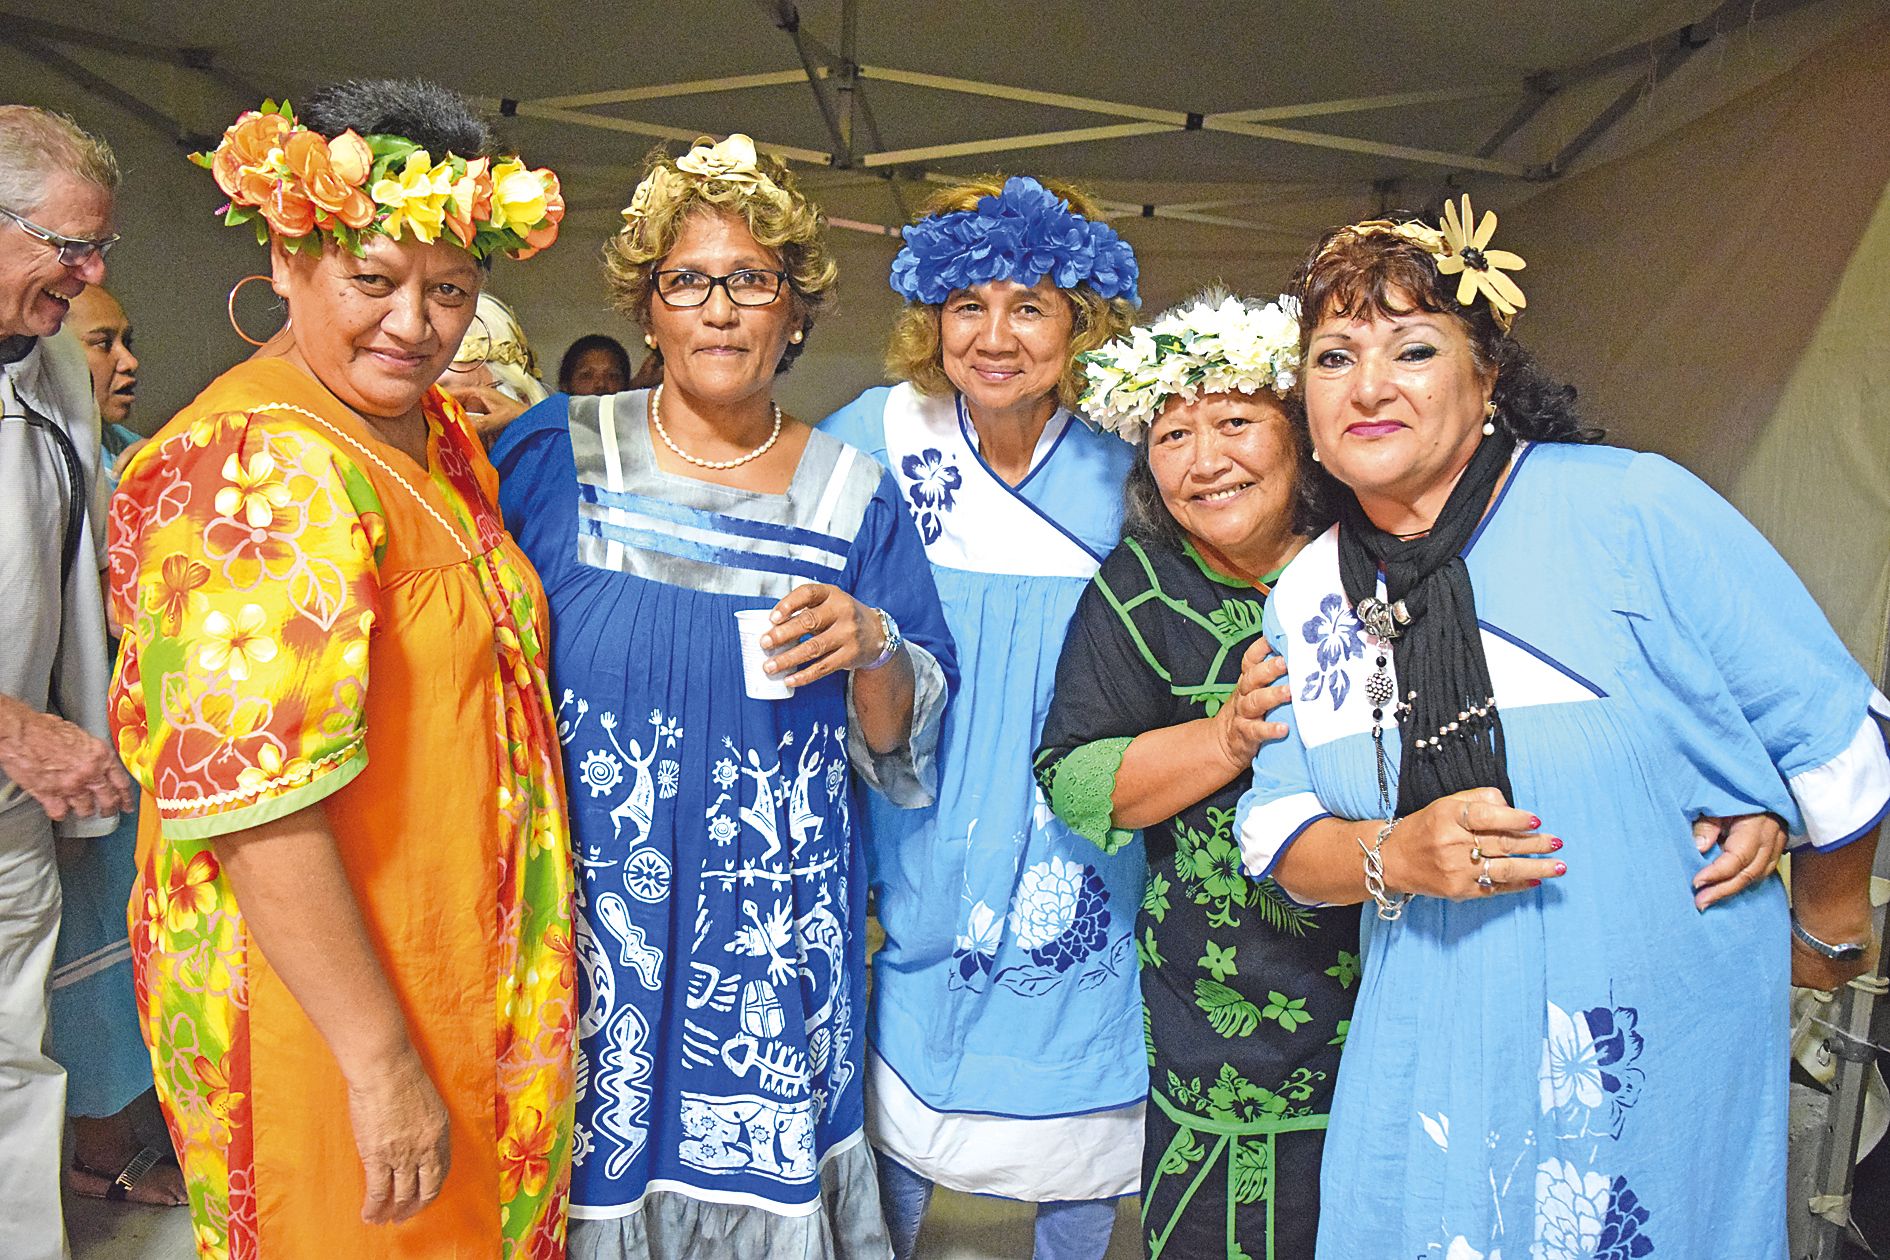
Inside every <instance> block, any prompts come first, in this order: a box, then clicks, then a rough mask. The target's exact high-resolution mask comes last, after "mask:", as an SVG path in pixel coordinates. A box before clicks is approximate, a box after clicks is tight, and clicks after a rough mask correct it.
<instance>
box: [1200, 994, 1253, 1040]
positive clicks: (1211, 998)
mask: <svg viewBox="0 0 1890 1260" xmlns="http://www.w3.org/2000/svg"><path fill="white" fill-rule="evenodd" d="M1194 1004H1195V1005H1196V1006H1198V1007H1200V1008H1201V1009H1202V1010H1203V1011H1205V1012H1206V1013H1207V1017H1208V1023H1209V1024H1211V1025H1213V1027H1214V1031H1215V1032H1217V1033H1219V1034H1220V1035H1221V1036H1223V1037H1245V1036H1247V1035H1249V1034H1250V1033H1252V1032H1253V1030H1254V1029H1256V1028H1258V1027H1259V1026H1260V1008H1259V1007H1257V1006H1255V1005H1254V1004H1253V1003H1252V1002H1249V1001H1248V1000H1247V999H1246V998H1244V997H1242V996H1240V994H1239V993H1238V992H1237V991H1235V990H1233V989H1230V988H1228V987H1227V986H1226V985H1224V984H1222V983H1221V982H1220V981H1218V980H1196V981H1195V982H1194Z"/></svg>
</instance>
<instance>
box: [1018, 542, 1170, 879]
mask: <svg viewBox="0 0 1890 1260" xmlns="http://www.w3.org/2000/svg"><path fill="white" fill-rule="evenodd" d="M1133 547H1134V544H1132V543H1128V542H1124V543H1122V544H1121V545H1120V546H1118V547H1117V548H1116V550H1115V552H1114V553H1113V554H1111V556H1110V557H1109V559H1108V560H1106V561H1104V562H1103V566H1102V568H1101V569H1100V570H1099V571H1098V572H1097V574H1096V576H1095V577H1094V578H1092V579H1091V580H1090V584H1089V586H1088V588H1087V589H1085V590H1084V592H1083V596H1082V598H1081V599H1079V600H1078V601H1077V604H1076V613H1075V615H1074V616H1072V617H1071V618H1070V628H1069V631H1068V633H1067V634H1066V635H1065V637H1064V640H1063V654H1062V655H1061V656H1060V657H1058V659H1057V679H1056V691H1055V693H1054V694H1053V695H1052V696H1051V699H1050V711H1049V713H1048V714H1047V715H1046V716H1045V717H1044V723H1043V740H1042V743H1041V744H1040V745H1039V746H1038V748H1037V757H1036V772H1037V783H1038V785H1039V786H1040V787H1042V788H1043V792H1044V796H1045V798H1046V799H1047V800H1049V802H1050V808H1051V809H1052V810H1054V811H1055V812H1056V815H1057V817H1059V818H1061V819H1062V820H1063V821H1064V823H1066V824H1067V825H1068V826H1069V828H1070V830H1072V831H1074V832H1076V833H1077V834H1078V835H1080V836H1083V837H1085V838H1087V839H1088V840H1089V841H1090V842H1091V843H1093V844H1094V845H1096V847H1097V848H1099V849H1101V850H1102V851H1103V852H1104V853H1114V852H1116V851H1117V850H1118V849H1120V848H1122V846H1124V845H1125V844H1127V843H1129V842H1130V841H1131V840H1133V839H1135V836H1136V833H1135V832H1133V831H1127V830H1124V829H1123V828H1121V827H1118V826H1116V825H1115V791H1116V773H1117V772H1118V771H1119V770H1121V768H1122V758H1123V756H1124V754H1126V753H1127V752H1128V748H1129V745H1130V744H1131V743H1132V742H1134V740H1135V737H1136V736H1138V735H1141V734H1144V733H1146V732H1148V731H1152V730H1156V729H1158V728H1160V727H1163V726H1167V725H1170V724H1171V714H1172V709H1173V700H1174V696H1173V693H1172V692H1171V691H1170V689H1169V684H1168V679H1167V677H1166V676H1165V675H1164V674H1163V673H1161V672H1158V671H1159V670H1161V669H1162V668H1163V667H1162V666H1161V664H1160V658H1159V650H1160V645H1159V644H1152V643H1149V642H1147V640H1146V639H1145V638H1144V637H1143V634H1142V631H1141V630H1140V629H1138V628H1137V626H1136V625H1135V624H1134V622H1133V621H1132V620H1131V619H1130V616H1129V614H1128V612H1127V611H1126V610H1125V609H1124V608H1123V606H1122V605H1123V601H1124V600H1125V599H1127V598H1130V597H1132V596H1133V595H1135V594H1136V593H1138V590H1140V589H1146V587H1147V585H1148V576H1147V574H1146V573H1145V572H1144V570H1143V568H1142V561H1141V560H1140V559H1139V558H1138V557H1137V555H1136V553H1135V551H1134V550H1133Z"/></svg>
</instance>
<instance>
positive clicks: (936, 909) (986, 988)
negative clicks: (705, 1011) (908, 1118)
mask: <svg viewBox="0 0 1890 1260" xmlns="http://www.w3.org/2000/svg"><path fill="white" fill-rule="evenodd" d="M822 429H823V431H824V432H828V433H832V434H834V435H835V436H837V437H840V438H841V439H843V440H844V441H847V442H849V443H852V444H854V445H856V446H858V447H860V448H861V449H862V450H865V451H867V452H868V453H870V454H872V455H874V456H875V457H876V458H878V459H880V460H881V461H882V462H883V463H884V464H885V465H886V466H887V468H888V470H889V471H890V472H891V473H892V474H893V479H894V481H895V482H896V483H897V484H898V486H899V488H900V490H901V492H902V493H903V495H904V497H905V499H906V506H907V509H908V511H909V512H910V513H911V515H912V518H913V520H914V522H915V523H916V524H917V525H918V528H919V534H920V537H921V538H922V539H923V540H924V541H925V544H926V551H927V556H928V558H929V559H930V560H931V564H932V572H933V576H934V578H935V579H936V581H937V583H938V591H939V600H940V603H941V604H942V605H943V607H944V610H945V619H946V623H947V624H948V626H949V627H950V629H951V633H952V638H953V640H954V642H955V643H956V644H957V645H958V651H959V666H960V669H961V671H962V675H963V679H964V682H963V684H962V687H961V690H960V698H959V700H958V701H957V702H956V703H955V704H954V705H953V707H952V709H951V711H950V712H949V713H947V715H946V717H945V724H944V729H943V731H942V734H941V739H940V749H939V776H940V777H939V794H938V803H937V804H936V805H935V806H934V807H932V808H930V809H924V810H891V809H886V810H882V809H880V808H878V806H877V805H876V804H874V803H871V802H869V804H868V807H867V810H868V831H867V842H868V846H867V851H868V857H869V862H870V864H871V869H872V872H873V887H874V891H875V893H876V895H877V899H878V900H877V904H878V911H879V915H880V919H881V922H882V924H883V925H884V927H885V930H886V946H885V948H884V950H882V951H881V952H880V954H879V955H878V956H877V958H876V961H875V971H874V985H875V988H874V994H873V1005H872V1010H871V1013H870V1015H869V1020H868V1037H869V1049H870V1051H871V1053H872V1055H873V1056H875V1058H876V1060H877V1062H878V1063H880V1064H884V1065H885V1067H887V1068H889V1069H890V1070H891V1072H892V1073H894V1074H896V1076H897V1077H898V1079H899V1081H900V1082H902V1084H903V1087H904V1088H905V1089H907V1090H910V1092H911V1095H912V1096H914V1097H915V1098H916V1099H917V1100H918V1103H919V1105H921V1106H922V1107H923V1108H925V1109H928V1110H929V1112H930V1113H931V1114H933V1115H935V1116H936V1115H957V1114H966V1113H975V1114H978V1115H983V1116H995V1117H1010V1118H1017V1119H1031V1120H1036V1119H1047V1118H1057V1117H1076V1116H1082V1115H1085V1114H1087V1113H1094V1112H1108V1111H1119V1110H1121V1109H1124V1108H1133V1107H1135V1106H1137V1105H1139V1104H1140V1103H1141V1102H1142V1101H1143V1099H1144V1097H1145V1095H1146V1093H1147V1088H1148V1083H1147V1063H1146V1058H1145V1055H1144V1050H1143V1045H1142V1022H1141V1013H1140V1004H1139V999H1138V993H1137V987H1136V957H1135V945H1134V939H1133V937H1134V924H1135V917H1136V910H1137V907H1138V905H1139V903H1140V899H1141V894H1142V882H1143V878H1144V863H1143V859H1142V857H1141V854H1140V850H1139V848H1137V849H1134V850H1131V851H1127V852H1122V853H1117V854H1113V855H1106V854H1103V853H1100V852H1099V851H1098V850H1097V849H1096V847H1095V846H1094V845H1092V844H1091V843H1090V842H1089V841H1088V840H1085V839H1084V838H1083V837H1081V836H1079V835H1077V834H1075V833H1074V832H1072V831H1070V830H1069V828H1067V827H1066V826H1064V825H1063V823H1062V822H1061V821H1060V820H1059V819H1058V818H1057V817H1056V816H1055V815H1054V814H1053V813H1052V812H1051V810H1050V808H1049V805H1048V803H1047V802H1046V801H1045V800H1044V798H1043V795H1042V793H1041V792H1040V791H1039V790H1038V788H1037V785H1036V781H1035V779H1034V778H1033V776H1032V769H1031V763H1032V757H1033V754H1034V752H1035V749H1036V746H1037V738H1038V734H1039V732H1040V730H1041V728H1042V725H1043V719H1044V715H1045V713H1046V712H1047V711H1048V708H1049V702H1050V693H1051V689H1052V685H1053V683H1054V681H1055V674H1056V664H1057V657H1058V654H1059V652H1060V651H1061V649H1062V646H1063V639H1064V635H1065V633H1066V630H1067V628H1068V625H1069V621H1070V616H1071V614H1072V612H1073V611H1074V610H1075V607H1076V603H1077V600H1078V599H1079V598H1080V597H1081V596H1082V593H1083V591H1084V589H1085V587H1086V586H1087V585H1088V582H1089V579H1090V577H1091V576H1092V575H1093V574H1094V573H1095V571H1096V566H1097V565H1098V564H1099V563H1100V557H1102V556H1105V555H1107V554H1108V553H1109V551H1110V550H1112V549H1113V548H1114V546H1115V544H1116V542H1117V541H1118V538H1119V536H1120V533H1121V516H1122V482H1123V478H1124V477H1125V476H1126V475H1127V472H1128V465H1129V462H1130V459H1131V458H1132V454H1133V452H1132V451H1131V449H1130V447H1129V446H1128V445H1127V444H1125V443H1123V442H1121V441H1119V440H1117V439H1116V438H1114V437H1111V436H1109V435H1107V434H1104V433H1101V432H1099V431H1097V430H1095V429H1093V428H1091V427H1090V426H1089V425H1088V424H1087V423H1086V422H1084V421H1083V420H1081V419H1080V418H1079V417H1075V416H1073V415H1071V414H1070V413H1068V412H1063V411H1059V412H1058V413H1057V414H1056V416H1055V417H1054V418H1053V419H1052V421H1051V422H1050V424H1049V426H1048V427H1047V428H1046V430H1045V433H1044V436H1043V438H1042V440H1041V441H1040V443H1039V446H1038V450H1037V453H1036V460H1035V462H1034V463H1033V465H1032V467H1031V470H1030V472H1029V474H1028V475H1027V476H1026V477H1025V478H1024V480H1023V482H1022V483H1021V484H1019V485H1017V486H1015V487H1013V486H1008V485H1005V484H1004V483H1003V482H1002V481H1001V480H999V479H998V478H997V477H996V475H995V474H994V473H993V472H992V471H991V470H990V469H989V468H988V467H987V466H985V464H984V463H983V460H982V458H981V457H980V455H979V454H978V450H977V441H976V435H975V433H974V432H972V431H971V429H970V426H969V424H968V422H966V421H965V418H964V416H963V412H962V409H956V410H955V404H954V401H953V400H952V399H950V398H946V399H942V400H939V399H926V398H923V397H920V396H916V395H914V394H913V393H912V391H911V387H910V386H900V387H897V388H895V389H893V390H885V389H879V390H871V391H869V392H868V393H866V394H865V395H863V396H862V397H861V398H860V399H859V400H857V401H856V402H854V403H853V404H851V405H850V406H848V407H847V408H845V409H843V410H841V411H840V412H837V413H835V414H834V415H833V416H831V417H829V418H828V419H827V420H826V421H824V422H823V424H822ZM876 1070H877V1069H876V1067H875V1066H874V1065H869V1077H870V1076H871V1074H872V1073H873V1072H874V1071H876ZM874 1106H875V1102H874V1098H873V1096H872V1095H871V1092H870V1091H869V1098H868V1107H869V1120H868V1126H869V1134H870V1135H871V1136H872V1137H873V1139H874V1141H875V1143H876V1144H878V1145H880V1147H881V1149H882V1150H889V1151H890V1153H891V1154H892V1155H893V1156H894V1157H895V1158H898V1159H900V1160H902V1161H903V1162H906V1163H907V1164H908V1165H909V1166H911V1167H914V1168H916V1169H918V1170H919V1171H920V1172H922V1173H924V1174H925V1175H927V1176H928V1177H931V1178H932V1179H934V1180H938V1181H940V1182H941V1183H942V1184H947V1185H959V1186H961V1187H963V1186H971V1185H975V1186H976V1187H977V1188H979V1189H982V1190H986V1191H990V1192H995V1193H1001V1194H1006V1195H1008V1196H1010V1197H1017V1198H1037V1199H1050V1198H1091V1197H1104V1191H1105V1187H1103V1186H1101V1185H1092V1186H1089V1187H1088V1188H1087V1189H1085V1188H1077V1187H1067V1188H1065V1189H1064V1190H1062V1191H1059V1190H1058V1189H1057V1188H1056V1186H1055V1184H1054V1177H1055V1174H1054V1170H1052V1169H1048V1168H1046V1169H1045V1174H1046V1177H1047V1178H1048V1179H1047V1180H1043V1181H1042V1182H1041V1183H1039V1184H1011V1185H1008V1186H1006V1185H1005V1183H1001V1182H993V1181H989V1180H984V1179H981V1177H982V1175H981V1174H979V1173H976V1172H974V1171H973V1170H971V1169H964V1168H958V1167H948V1166H946V1165H949V1164H950V1163H951V1162H952V1161H951V1160H949V1159H941V1161H940V1162H939V1163H937V1164H934V1163H931V1162H928V1159H927V1157H926V1155H925V1154H924V1153H922V1152H917V1151H909V1150H905V1149H901V1148H900V1145H899V1142H898V1140H897V1139H887V1140H882V1138H883V1137H884V1133H885V1131H884V1128H883V1127H875V1126H876V1122H875V1120H874V1118H873V1114H874V1113H873V1112H872V1108H873V1107H874ZM1125 1123H1127V1122H1125ZM1140 1128H1141V1125H1140V1120H1139V1117H1138V1118H1136V1119H1134V1120H1133V1122H1132V1123H1131V1124H1129V1125H1128V1129H1127V1131H1128V1132H1129V1134H1130V1136H1131V1139H1133V1137H1134V1136H1135V1135H1138V1134H1139V1133H1140ZM1044 1132H1048V1130H1044ZM1132 1144H1133V1142H1132V1141H1131V1145H1132ZM1135 1154H1136V1153H1135V1152H1134V1151H1133V1150H1129V1151H1125V1152H1121V1178H1120V1184H1119V1185H1114V1186H1111V1187H1108V1188H1107V1192H1108V1193H1111V1194H1121V1193H1125V1192H1127V1191H1129V1190H1132V1189H1133V1186H1134V1183H1135V1177H1136V1174H1137V1160H1136V1158H1135ZM961 1172H962V1180H960V1179H959V1174H960V1173H961ZM1028 1180H1029V1179H1026V1181H1028Z"/></svg>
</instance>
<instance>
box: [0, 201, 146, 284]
mask: <svg viewBox="0 0 1890 1260" xmlns="http://www.w3.org/2000/svg"><path fill="white" fill-rule="evenodd" d="M0 214H4V215H5V216H6V217H7V218H9V219H12V220H13V221H14V222H15V223H17V224H19V225H20V231H22V232H24V233H26V234H27V235H28V236H30V237H33V238H34V239H35V240H41V241H44V242H46V243H47V244H48V245H50V246H52V247H53V248H54V249H56V250H58V251H59V263H60V265H61V266H64V267H71V268H72V269H73V270H75V271H76V270H77V269H79V268H80V267H83V266H85V264H87V263H89V262H91V261H92V255H94V254H97V255H98V256H99V257H100V258H103V257H105V255H106V254H109V253H110V252H111V249H112V246H114V245H116V244H118V242H119V240H120V237H119V236H118V234H117V233H116V232H114V233H112V235H110V236H105V237H100V238H99V239H98V240H96V241H89V240H87V239H85V238H84V237H83V236H62V235H60V234H59V233H57V232H55V231H53V230H52V229H51V228H45V227H41V226H40V225H39V224H37V223H35V222H33V221H32V220H31V219H29V218H27V217H26V216H25V215H23V214H21V213H20V212H19V211H18V210H9V209H7V208H6V207H5V206H0Z"/></svg>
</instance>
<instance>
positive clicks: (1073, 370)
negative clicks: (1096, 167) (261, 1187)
mask: <svg viewBox="0 0 1890 1260" xmlns="http://www.w3.org/2000/svg"><path fill="white" fill-rule="evenodd" d="M1005 179H1006V177H1005V176H1003V175H978V176H974V177H972V178H971V179H968V180H965V181H964V182H963V183H960V184H952V185H950V186H948V187H945V188H941V189H939V190H938V191H937V192H935V193H933V194H932V195H931V196H930V197H928V198H926V200H925V204H924V205H922V206H920V207H919V212H918V214H916V215H915V216H913V222H915V223H916V222H918V221H919V220H920V219H926V218H930V217H932V216H933V215H935V214H951V213H953V212H955V211H958V210H976V209H977V208H978V202H979V201H981V200H982V199H983V198H985V197H995V196H998V195H999V194H1000V193H1002V192H1003V191H1004V181H1005ZM1037 182H1038V183H1040V184H1042V185H1043V186H1044V187H1045V188H1047V189H1049V190H1050V191H1051V192H1053V193H1055V194H1056V195H1057V196H1059V197H1061V198H1063V200H1064V201H1066V202H1068V203H1069V207H1070V209H1071V210H1072V211H1074V212H1075V213H1077V214H1080V215H1082V216H1083V217H1084V218H1086V219H1097V220H1100V219H1101V218H1102V217H1103V213H1102V207H1101V206H1099V205H1097V204H1096V200H1095V198H1093V197H1091V196H1090V195H1089V194H1088V193H1086V192H1084V191H1083V190H1082V189H1080V188H1077V187H1076V186H1075V185H1073V184H1066V183H1064V182H1063V181H1062V180H1059V179H1039V180H1038V181H1037ZM1057 292H1059V293H1061V294H1062V295H1063V296H1064V297H1066V298H1068V299H1069V302H1070V312H1071V314H1072V315H1073V316H1074V321H1073V325H1072V327H1071V330H1070V359H1069V362H1068V363H1066V364H1064V367H1063V372H1062V374H1061V375H1060V376H1058V377H1057V401H1058V402H1060V403H1062V404H1063V405H1064V406H1065V407H1068V408H1070V409H1071V410H1075V408H1076V405H1077V401H1078V400H1079V399H1080V398H1082V396H1083V389H1084V387H1085V385H1086V383H1087V382H1086V380H1085V377H1084V373H1083V365H1082V364H1081V363H1079V362H1077V358H1076V356H1077V355H1079V354H1083V353H1085V352H1087V351H1090V350H1094V349H1097V348H1098V347H1100V346H1102V345H1103V344H1104V343H1105V342H1108V341H1113V340H1114V339H1115V338H1117V337H1121V336H1125V335H1127V333H1128V331H1129V329H1130V328H1131V327H1133V326H1134V324H1135V307H1133V306H1131V305H1130V304H1129V302H1128V301H1127V299H1125V298H1119V297H1117V298H1105V297H1103V296H1101V295H1100V294H1098V293H1097V292H1096V291H1095V290H1094V289H1092V288H1091V287H1090V286H1089V285H1088V284H1080V283H1079V284H1078V285H1077V286H1076V287H1075V288H1073V289H1059V290H1057ZM941 309H942V308H941V307H940V306H938V305H935V304H932V303H928V302H907V303H906V304H905V309H904V310H902V311H900V312H899V316H898V318H897V319H896V320H894V322H893V331H892V339H891V341H890V342H889V343H888V344H887V346H886V373H887V375H888V376H891V377H892V378H893V379H894V380H900V381H910V382H912V385H913V387H914V388H915V389H917V390H918V391H919V392H920V393H922V394H934V395H938V394H949V393H951V392H952V391H953V389H954V386H953V385H952V383H951V379H950V378H949V377H947V376H946V375H945V356H944V343H943V341H942V339H941V337H940V334H939V326H938V320H939V312H940V310H941Z"/></svg>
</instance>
